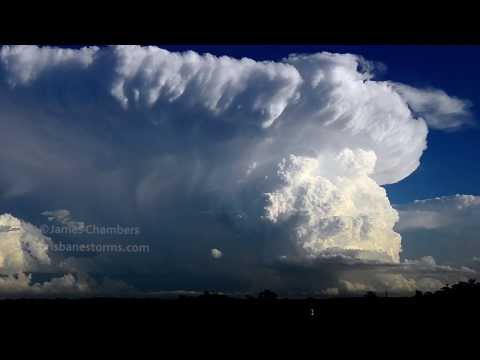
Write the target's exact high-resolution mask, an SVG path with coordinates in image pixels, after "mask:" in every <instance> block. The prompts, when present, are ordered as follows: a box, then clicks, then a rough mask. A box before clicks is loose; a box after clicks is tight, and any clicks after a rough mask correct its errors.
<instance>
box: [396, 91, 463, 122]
mask: <svg viewBox="0 0 480 360" xmlns="http://www.w3.org/2000/svg"><path fill="white" fill-rule="evenodd" d="M393 87H394V88H395V90H396V91H398V93H399V94H400V95H401V96H402V98H404V99H405V101H406V102H407V103H408V105H409V106H410V107H411V108H412V110H413V111H415V112H416V113H418V114H419V115H420V116H422V117H423V118H424V119H425V121H426V122H427V124H428V126H429V127H431V128H433V129H439V130H447V129H455V128H458V127H460V126H462V125H465V124H469V123H471V122H472V118H471V113H470V107H471V103H470V101H468V100H464V99H459V98H456V97H453V96H449V95H447V94H446V93H445V92H444V91H442V90H439V89H416V88H414V87H411V86H408V85H404V84H398V83H394V84H393Z"/></svg>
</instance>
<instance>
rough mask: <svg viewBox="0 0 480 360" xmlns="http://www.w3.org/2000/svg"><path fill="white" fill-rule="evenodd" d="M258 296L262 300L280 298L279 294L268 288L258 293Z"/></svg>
mask: <svg viewBox="0 0 480 360" xmlns="http://www.w3.org/2000/svg"><path fill="white" fill-rule="evenodd" d="M258 298H259V299H260V300H276V299H277V298H278V295H277V294H275V293H274V292H273V291H271V290H268V289H266V290H263V291H262V292H261V293H259V294H258Z"/></svg>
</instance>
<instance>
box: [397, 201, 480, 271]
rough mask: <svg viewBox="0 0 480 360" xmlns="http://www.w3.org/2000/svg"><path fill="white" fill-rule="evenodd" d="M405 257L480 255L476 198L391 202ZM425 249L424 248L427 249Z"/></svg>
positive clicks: (453, 258) (447, 258)
mask: <svg viewBox="0 0 480 360" xmlns="http://www.w3.org/2000/svg"><path fill="white" fill-rule="evenodd" d="M395 208H396V209H397V210H398V212H399V218H400V219H399V222H398V223H397V224H396V226H395V229H396V230H397V231H398V232H400V234H401V235H402V240H403V244H404V251H405V252H406V255H405V256H412V255H413V256H419V255H426V251H430V254H432V255H434V256H435V258H438V259H440V260H442V261H455V262H457V263H458V262H460V261H469V260H470V259H471V257H472V254H480V243H479V242H478V234H479V232H480V224H479V223H478V219H480V197H478V196H474V195H454V196H443V197H437V198H433V199H426V200H416V201H414V202H413V203H409V204H402V205H395ZM427 249H428V250H427Z"/></svg>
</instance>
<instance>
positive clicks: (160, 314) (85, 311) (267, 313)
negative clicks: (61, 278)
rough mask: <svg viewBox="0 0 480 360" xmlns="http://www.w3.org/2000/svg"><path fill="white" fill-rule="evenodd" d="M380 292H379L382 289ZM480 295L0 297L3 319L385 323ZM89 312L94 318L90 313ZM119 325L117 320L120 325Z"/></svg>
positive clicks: (473, 306) (467, 308) (461, 304)
mask: <svg viewBox="0 0 480 360" xmlns="http://www.w3.org/2000/svg"><path fill="white" fill-rule="evenodd" d="M382 295H383V294H382ZM479 299H480V283H478V282H477V281H476V280H473V279H472V280H469V281H461V282H458V283H456V284H453V285H447V286H445V287H443V288H442V289H440V290H438V291H436V292H433V293H432V292H425V293H424V292H422V291H416V292H415V294H414V295H413V296H409V297H395V296H390V297H388V296H387V294H386V293H385V295H384V296H381V295H378V294H377V293H375V292H372V291H369V292H367V293H365V295H363V296H357V297H345V298H341V297H335V298H314V297H308V298H304V299H287V298H282V297H280V296H278V295H277V294H276V293H275V292H273V291H272V290H268V289H266V290H264V291H261V292H260V293H259V294H258V295H257V296H254V295H246V296H245V295H244V296H241V297H240V296H239V297H233V296H227V295H225V294H221V293H216V292H210V291H206V292H204V293H203V294H200V295H188V296H186V295H181V296H179V297H178V298H177V299H161V298H90V299H76V300H74V299H50V300H48V299H20V300H2V301H0V314H1V315H2V317H3V318H5V317H6V318H8V316H10V315H11V316H12V317H25V320H27V319H28V321H30V318H36V319H37V320H38V318H39V317H40V318H41V317H43V316H44V317H45V319H41V320H44V321H50V319H51V317H53V318H56V319H59V321H61V320H62V319H64V317H65V314H68V318H69V319H71V321H80V322H81V321H84V320H87V319H90V320H91V321H99V319H103V320H102V321H110V322H113V323H115V322H118V323H119V324H121V323H122V322H123V321H127V322H132V321H133V322H136V321H137V319H142V318H143V319H156V321H163V320H168V319H170V320H175V321H176V320H181V319H197V320H201V321H208V322H211V321H224V320H228V321H244V320H248V321H277V320H279V321H298V320H304V321H305V320H307V321H317V320H318V321H321V322H322V323H323V324H329V326H336V325H335V324H337V323H339V324H342V321H346V322H351V321H354V322H355V323H357V324H360V323H362V322H363V321H366V322H372V321H373V322H375V321H379V322H380V323H382V322H384V321H385V320H386V319H388V321H389V322H391V321H394V322H405V321H415V319H416V317H417V316H420V317H421V318H422V319H423V321H426V320H427V319H428V320H429V321H434V320H438V321H441V320H442V319H443V320H445V316H449V319H454V318H456V317H460V316H463V317H464V318H468V319H471V318H472V316H473V315H475V314H476V313H477V312H478V311H477V307H478V301H477V300H479ZM92 316H93V317H92ZM119 326H121V325H119Z"/></svg>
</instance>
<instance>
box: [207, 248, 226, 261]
mask: <svg viewBox="0 0 480 360" xmlns="http://www.w3.org/2000/svg"><path fill="white" fill-rule="evenodd" d="M210 255H211V256H212V258H214V259H220V258H221V257H222V256H223V252H222V251H220V250H219V249H211V250H210Z"/></svg>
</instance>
